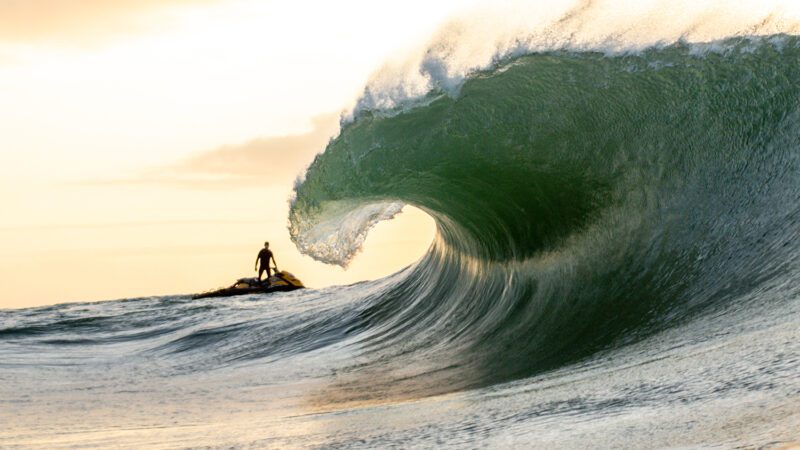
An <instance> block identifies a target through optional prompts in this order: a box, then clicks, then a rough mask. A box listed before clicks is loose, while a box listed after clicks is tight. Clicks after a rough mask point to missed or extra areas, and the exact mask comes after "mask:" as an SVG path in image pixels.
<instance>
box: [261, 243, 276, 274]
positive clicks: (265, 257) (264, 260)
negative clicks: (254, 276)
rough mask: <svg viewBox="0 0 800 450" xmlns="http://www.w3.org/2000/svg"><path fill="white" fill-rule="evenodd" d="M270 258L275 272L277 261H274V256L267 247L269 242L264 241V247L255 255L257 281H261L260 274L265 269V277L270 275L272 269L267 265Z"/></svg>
mask: <svg viewBox="0 0 800 450" xmlns="http://www.w3.org/2000/svg"><path fill="white" fill-rule="evenodd" d="M270 259H272V262H273V263H275V272H277V271H278V262H277V261H275V256H274V255H273V254H272V252H271V251H270V249H269V242H264V248H262V249H261V251H260V252H258V256H257V257H256V265H257V266H258V281H261V274H262V273H264V272H265V271H266V272H267V279H269V277H271V276H272V271H271V270H270V267H269V260H270Z"/></svg>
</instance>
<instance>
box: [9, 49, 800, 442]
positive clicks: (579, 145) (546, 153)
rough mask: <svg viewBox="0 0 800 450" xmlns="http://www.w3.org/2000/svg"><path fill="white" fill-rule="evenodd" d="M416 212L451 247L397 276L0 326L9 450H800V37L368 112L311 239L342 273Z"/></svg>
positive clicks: (309, 194) (297, 201)
mask: <svg viewBox="0 0 800 450" xmlns="http://www.w3.org/2000/svg"><path fill="white" fill-rule="evenodd" d="M367 94H369V92H367ZM366 97H368V95H365V98H366ZM365 104H366V103H365ZM405 205H411V206H413V207H416V208H418V209H420V210H422V211H424V212H425V213H426V214H428V215H429V216H431V217H432V218H433V219H434V221H435V223H436V227H437V235H436V237H435V239H434V241H433V242H432V243H431V246H430V249H429V251H428V252H427V253H426V254H425V255H423V256H422V257H421V258H420V260H419V261H418V262H416V263H415V264H413V265H411V266H410V267H408V268H405V269H404V270H402V271H400V272H398V273H396V274H393V275H391V276H388V277H386V278H383V279H380V280H376V281H370V282H362V283H357V284H354V285H350V286H340V287H329V288H324V289H309V290H300V291H294V292H288V293H275V294H270V295H248V296H240V297H234V298H222V299H203V300H191V299H190V297H189V296H164V297H151V298H138V299H125V300H117V301H106V302H98V303H70V304H59V305H55V306H47V307H38V308H29V309H16V310H0V424H2V425H1V426H0V446H2V447H4V448H17V447H19V448H27V447H34V446H41V447H47V448H60V447H69V448H74V447H83V446H87V447H93V446H98V447H110V446H122V447H131V448H140V447H155V448H183V447H225V448H242V447H243V448H447V447H449V448H665V447H666V448H751V447H756V448H758V447H764V448H780V447H782V446H786V445H789V444H790V443H792V442H797V441H799V440H800V239H798V236H800V39H798V38H797V37H795V36H792V35H787V34H775V35H767V36H759V37H749V36H739V37H733V38H727V39H722V40H719V41H714V42H709V43H701V44H697V43H693V44H690V43H687V42H681V41H679V42H676V43H671V44H660V45H654V46H649V47H647V48H644V49H641V50H637V51H630V52H625V51H623V52H613V53H609V52H601V51H595V50H591V49H586V50H580V49H552V50H540V51H528V52H512V53H508V54H506V55H504V56H502V57H498V58H496V59H495V60H494V61H493V62H492V63H491V64H489V65H488V66H486V67H483V68H481V69H480V70H475V71H474V72H471V73H469V74H468V76H466V77H465V78H464V79H463V80H461V81H460V82H459V83H457V85H455V86H447V88H445V87H441V86H440V87H436V86H433V87H431V89H428V90H427V91H426V92H425V93H424V95H421V96H417V97H416V98H414V99H413V100H411V101H409V102H405V103H398V104H393V105H390V106H388V107H381V108H378V107H375V108H371V107H362V108H359V109H357V110H356V111H354V112H353V114H352V116H351V117H349V118H347V120H345V121H343V125H342V130H341V133H340V134H339V135H338V136H337V137H336V138H335V139H333V140H332V141H331V142H330V144H329V145H328V147H327V148H326V149H325V151H324V152H323V153H321V154H320V155H319V156H317V158H316V159H315V161H314V162H313V163H312V164H311V166H310V167H309V168H308V171H307V172H306V173H305V175H304V178H303V179H302V180H301V181H299V182H298V184H297V186H296V188H295V197H294V198H293V199H292V207H291V211H290V218H289V219H290V225H289V232H290V233H291V236H292V238H293V240H294V241H295V242H296V244H297V246H298V248H299V249H300V250H301V251H303V252H305V253H307V254H309V255H312V256H314V257H315V258H317V259H319V260H321V261H325V262H329V263H334V264H342V265H346V264H347V262H349V261H350V260H351V259H352V257H353V256H354V255H355V254H356V253H357V251H358V249H359V247H360V245H361V243H363V240H364V237H365V236H366V233H367V232H368V230H369V228H370V227H371V226H373V225H374V224H375V223H377V222H378V221H380V220H387V219H389V218H391V217H393V216H394V215H395V214H397V213H398V212H399V211H400V209H401V208H402V207H404V206H405ZM297 275H298V276H300V277H301V278H302V274H297Z"/></svg>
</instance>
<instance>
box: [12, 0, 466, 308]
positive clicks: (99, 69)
mask: <svg viewBox="0 0 800 450" xmlns="http://www.w3.org/2000/svg"><path fill="white" fill-rule="evenodd" d="M465 3H469V2H464V1H461V2H459V1H448V2H424V1H419V0H413V1H409V2H406V3H404V4H403V7H402V8H397V9H396V10H392V11H386V10H385V9H381V8H375V7H374V3H373V2H367V1H345V2H336V3H335V4H334V3H333V2H316V1H296V2H273V1H254V0H228V1H223V0H115V1H113V2H111V1H107V0H25V1H14V0H12V1H5V2H0V201H1V202H2V204H3V205H4V209H5V212H4V214H3V215H2V216H0V248H2V249H3V250H2V253H0V273H1V274H2V279H3V285H4V287H3V296H1V297H0V308H17V307H25V306H34V305H41V304H51V303H60V302H66V301H92V300H105V299H116V298H126V297H134V296H149V295H166V294H174V293H191V292H196V291H201V290H205V289H208V288H213V287H216V286H219V285H226V284H230V283H231V282H232V281H233V280H235V279H236V278H238V277H240V276H248V275H250V274H251V273H252V272H251V270H252V264H253V260H254V258H255V255H256V253H257V251H258V250H259V248H260V246H261V244H262V242H263V241H264V240H266V239H268V240H270V241H271V243H272V248H273V249H274V250H275V253H276V258H277V261H278V263H279V266H280V267H281V268H282V269H286V270H289V271H292V272H294V273H295V274H296V275H298V276H299V277H300V278H301V279H303V280H304V281H305V282H306V284H308V285H310V286H314V287H321V286H325V285H330V284H346V283H352V282H355V281H358V280H362V279H371V278H376V277H380V276H384V275H387V274H389V273H392V272H394V271H396V270H397V269H399V268H401V267H404V266H405V265H407V264H409V263H411V262H413V261H414V260H416V259H417V258H418V257H419V256H421V255H422V254H423V253H424V251H425V250H426V249H427V247H428V245H429V243H430V241H431V239H432V236H433V225H432V222H431V220H430V219H429V218H428V217H427V216H425V215H424V214H423V213H421V212H419V211H416V210H413V209H411V210H409V209H408V208H407V211H406V212H404V214H401V215H400V216H398V218H397V219H395V220H393V221H391V222H388V223H386V224H383V225H380V226H379V227H378V228H377V229H376V230H374V231H373V233H372V234H371V235H370V237H369V238H368V240H367V243H366V245H365V248H364V252H363V253H362V254H361V255H360V256H359V257H357V258H356V260H355V261H354V263H353V264H352V265H351V266H350V268H349V269H348V270H347V271H345V270H343V269H341V268H338V267H331V266H326V265H323V264H320V263H317V262H314V261H312V260H311V259H310V258H308V257H306V256H303V255H301V254H299V253H298V252H297V250H296V249H295V248H294V245H293V244H292V243H291V242H290V241H289V238H288V232H287V231H286V221H287V213H288V204H287V199H288V198H289V196H290V194H291V188H292V183H293V180H294V179H295V178H296V177H297V176H298V175H299V174H301V173H302V171H303V170H304V169H305V167H307V165H308V164H309V163H310V162H311V161H312V160H313V157H314V155H316V154H317V153H318V152H320V151H322V150H323V149H324V146H325V144H326V143H327V141H328V140H329V139H330V137H331V136H333V135H335V134H336V133H337V132H338V122H339V115H340V113H341V112H342V111H344V110H346V109H348V108H350V107H352V105H353V103H354V101H355V100H356V98H357V97H358V95H359V93H360V92H361V91H362V90H363V87H364V85H365V83H366V82H367V80H368V79H369V77H370V75H371V74H372V73H373V72H374V71H375V70H376V69H377V68H378V67H379V66H380V65H381V64H382V63H384V61H386V60H387V59H388V58H391V57H393V56H395V55H396V54H397V53H398V52H402V51H404V50H405V49H407V48H410V47H412V46H414V45H418V44H419V43H420V41H421V40H423V39H425V38H426V37H428V36H430V34H431V33H432V32H433V31H434V30H435V29H436V27H437V26H438V24H439V23H440V22H441V21H442V20H444V19H445V18H446V17H447V16H448V15H449V14H451V13H452V11H454V10H455V9H457V8H460V7H463V6H464V4H465ZM421 12H424V13H421ZM365 37H368V38H365Z"/></svg>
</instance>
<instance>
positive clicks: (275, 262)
mask: <svg viewBox="0 0 800 450" xmlns="http://www.w3.org/2000/svg"><path fill="white" fill-rule="evenodd" d="M270 256H271V257H272V263H273V264H274V265H275V268H276V269H277V268H278V261H275V254H274V253H273V254H272V255H270Z"/></svg>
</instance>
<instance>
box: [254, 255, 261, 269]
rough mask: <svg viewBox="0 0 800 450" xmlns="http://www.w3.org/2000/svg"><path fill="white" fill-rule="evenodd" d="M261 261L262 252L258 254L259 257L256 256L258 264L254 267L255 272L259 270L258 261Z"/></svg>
mask: <svg viewBox="0 0 800 450" xmlns="http://www.w3.org/2000/svg"><path fill="white" fill-rule="evenodd" d="M259 259H261V252H260V251H259V252H258V255H256V264H255V266H254V267H253V270H258V260H259Z"/></svg>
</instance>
